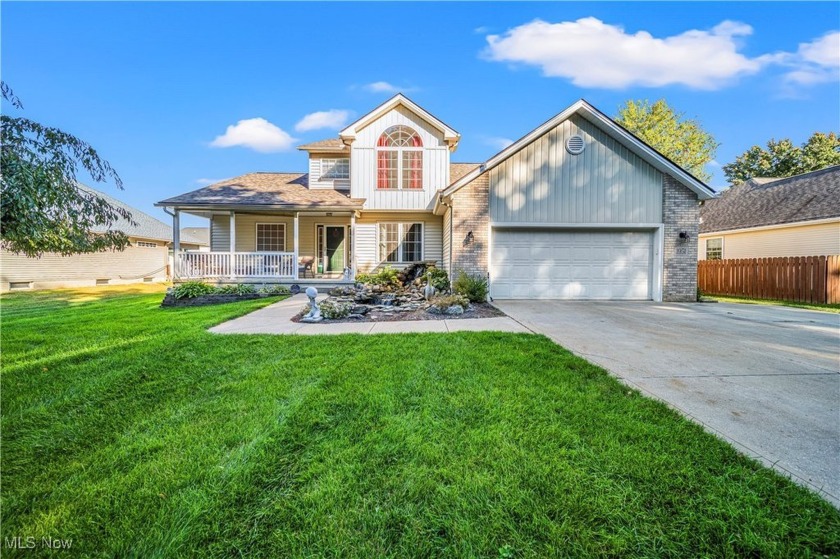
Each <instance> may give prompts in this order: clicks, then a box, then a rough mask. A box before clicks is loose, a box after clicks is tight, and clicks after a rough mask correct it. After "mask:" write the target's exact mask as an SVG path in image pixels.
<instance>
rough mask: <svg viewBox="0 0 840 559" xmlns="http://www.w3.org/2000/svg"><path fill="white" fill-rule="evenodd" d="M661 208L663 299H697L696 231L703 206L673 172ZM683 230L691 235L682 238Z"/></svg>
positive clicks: (664, 183) (666, 181) (665, 183)
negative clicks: (663, 239) (663, 248)
mask: <svg viewBox="0 0 840 559" xmlns="http://www.w3.org/2000/svg"><path fill="white" fill-rule="evenodd" d="M662 190H663V192H662V193H663V197H662V202H663V203H662V211H663V213H664V216H663V222H664V224H665V230H664V235H665V243H664V244H665V253H664V255H663V256H664V264H665V269H664V277H663V281H662V300H663V301H696V300H697V234H698V232H699V228H700V206H699V205H698V203H697V195H696V194H695V193H694V192H692V191H691V190H689V189H688V188H686V187H685V186H683V185H682V184H680V183H679V182H677V181H676V180H675V179H674V178H673V177H671V176H670V175H664V178H663V181H662ZM680 231H685V232H687V233H688V235H689V239H688V240H687V241H681V240H680V238H679V234H680Z"/></svg>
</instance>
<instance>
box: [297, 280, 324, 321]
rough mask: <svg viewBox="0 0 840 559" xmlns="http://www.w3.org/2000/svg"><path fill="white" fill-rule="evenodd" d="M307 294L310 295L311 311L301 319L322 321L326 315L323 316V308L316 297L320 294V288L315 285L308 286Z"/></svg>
mask: <svg viewBox="0 0 840 559" xmlns="http://www.w3.org/2000/svg"><path fill="white" fill-rule="evenodd" d="M306 296H307V297H309V312H308V313H307V314H306V316H304V317H303V318H301V319H300V321H301V322H321V321H322V320H324V317H322V316H321V308H320V307H319V306H318V303H317V302H315V297H317V296H318V290H317V289H315V288H314V287H307V288H306Z"/></svg>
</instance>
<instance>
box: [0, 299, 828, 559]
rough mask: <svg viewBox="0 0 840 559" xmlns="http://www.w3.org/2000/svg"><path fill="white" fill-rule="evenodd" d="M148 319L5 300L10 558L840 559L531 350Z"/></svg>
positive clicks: (781, 507) (549, 352) (788, 513)
mask: <svg viewBox="0 0 840 559" xmlns="http://www.w3.org/2000/svg"><path fill="white" fill-rule="evenodd" d="M161 298H162V293H161V292H160V291H159V290H157V291H156V290H155V288H135V289H122V290H108V291H93V290H90V291H66V292H52V293H36V294H15V295H11V296H4V297H3V298H2V351H3V370H2V458H1V459H0V466H2V530H1V532H2V534H0V535H1V536H2V538H3V542H4V544H3V547H4V549H3V555H4V556H15V555H16V553H17V554H19V555H20V556H32V554H33V551H29V550H20V551H16V550H15V549H12V548H10V547H9V546H8V544H7V542H6V538H9V539H10V538H13V537H23V538H26V537H34V538H36V539H37V542H38V543H39V544H40V542H41V538H42V537H49V538H60V539H64V540H68V539H71V540H72V549H71V551H70V552H66V551H65V552H63V553H66V554H67V555H68V556H70V555H72V556H78V555H85V556H108V557H110V556H117V557H127V556H136V557H171V556H195V557H230V556H244V557H489V558H497V557H566V556H567V557H744V556H749V557H809V556H815V557H821V556H823V555H827V556H832V555H833V556H838V555H840V514H838V511H837V510H835V509H834V508H832V507H831V506H830V505H829V504H827V503H826V502H824V501H822V500H821V499H819V498H818V497H816V496H814V495H812V494H811V493H809V492H808V491H807V490H805V489H802V488H800V487H798V486H796V485H794V484H792V483H790V482H789V481H787V480H785V479H783V478H782V477H780V476H778V475H777V474H775V473H774V472H772V471H771V470H768V469H766V468H763V467H761V466H759V465H758V464H757V463H755V462H753V461H751V460H748V459H746V458H744V457H742V456H741V455H740V454H738V453H736V452H735V451H734V450H733V449H732V448H731V447H729V446H728V445H726V444H724V443H722V442H721V441H719V440H718V439H716V438H714V437H713V436H711V435H708V434H706V433H705V432H703V431H702V430H701V429H700V428H699V427H698V426H696V425H694V424H693V423H690V422H689V421H687V420H684V419H682V418H680V417H679V416H677V415H676V414H675V413H673V412H671V411H670V410H668V409H667V408H666V407H665V406H664V405H662V404H660V403H657V402H654V401H651V400H648V399H646V398H644V397H642V396H640V395H639V394H638V393H636V392H634V391H632V390H628V389H627V388H626V387H625V386H623V385H621V384H619V383H618V382H617V381H615V380H613V379H612V378H611V377H609V376H608V375H607V374H606V373H605V372H603V371H602V370H601V369H599V368H597V367H595V366H593V365H590V364H588V363H587V362H586V361H583V360H582V359H579V358H576V357H574V356H573V355H571V354H570V353H568V352H566V351H565V350H563V349H561V348H559V347H558V346H556V345H554V344H553V343H551V342H550V341H549V340H548V339H547V338H543V337H538V336H533V335H522V334H497V333H459V334H422V335H419V334H418V335H383V336H329V337H294V336H289V337H284V336H216V335H212V334H209V333H208V332H206V328H208V327H209V326H212V325H214V324H218V323H220V322H222V321H224V320H227V319H229V318H232V317H234V316H238V315H241V314H243V313H245V312H248V311H250V310H254V309H256V308H259V307H261V306H264V305H267V304H269V303H270V302H271V301H248V302H242V303H234V304H229V305H222V306H215V307H198V308H181V309H160V308H159V307H158V305H159V303H160V300H161ZM34 553H35V554H44V555H46V554H47V553H49V554H50V555H52V554H54V553H55V552H54V551H50V550H47V549H45V548H41V547H39V548H36V549H35V550H34Z"/></svg>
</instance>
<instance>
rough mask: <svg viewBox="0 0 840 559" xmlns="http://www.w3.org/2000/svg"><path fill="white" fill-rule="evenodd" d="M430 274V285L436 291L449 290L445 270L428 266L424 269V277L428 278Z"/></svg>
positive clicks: (443, 291)
mask: <svg viewBox="0 0 840 559" xmlns="http://www.w3.org/2000/svg"><path fill="white" fill-rule="evenodd" d="M430 274H431V278H429V280H430V283H431V284H432V287H434V288H435V289H436V290H437V291H438V293H445V292H447V291H449V274H447V273H446V270H444V269H442V268H436V267H434V266H430V267H429V268H427V269H426V276H425V277H427V278H428V276H429V275H430Z"/></svg>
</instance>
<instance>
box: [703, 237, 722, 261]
mask: <svg viewBox="0 0 840 559" xmlns="http://www.w3.org/2000/svg"><path fill="white" fill-rule="evenodd" d="M722 259H723V237H715V238H714V239H706V260H722Z"/></svg>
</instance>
